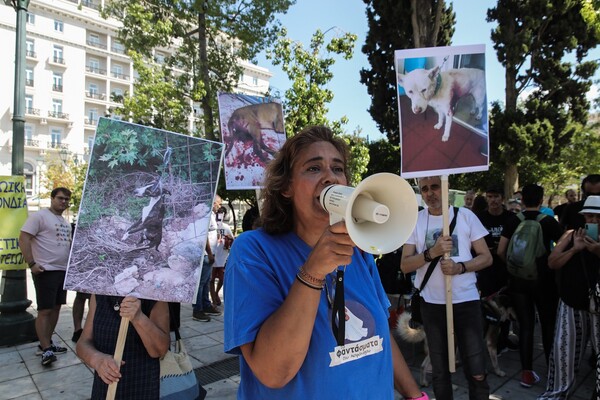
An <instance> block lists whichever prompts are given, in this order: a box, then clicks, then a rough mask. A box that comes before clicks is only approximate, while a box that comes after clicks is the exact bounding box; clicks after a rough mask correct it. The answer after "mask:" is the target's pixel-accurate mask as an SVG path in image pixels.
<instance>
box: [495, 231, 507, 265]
mask: <svg viewBox="0 0 600 400" xmlns="http://www.w3.org/2000/svg"><path fill="white" fill-rule="evenodd" d="M507 248H508V238H506V237H504V236H500V242H499V243H498V249H497V250H496V253H497V254H498V257H500V259H501V260H502V261H504V262H506V249H507Z"/></svg>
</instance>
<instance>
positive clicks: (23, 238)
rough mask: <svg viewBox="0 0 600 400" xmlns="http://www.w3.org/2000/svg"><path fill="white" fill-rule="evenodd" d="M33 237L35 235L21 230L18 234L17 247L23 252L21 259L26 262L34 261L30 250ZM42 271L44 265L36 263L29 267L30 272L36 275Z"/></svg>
mask: <svg viewBox="0 0 600 400" xmlns="http://www.w3.org/2000/svg"><path fill="white" fill-rule="evenodd" d="M34 238H35V236H33V235H32V234H31V233H27V232H23V231H21V233H20V234H19V248H20V249H21V253H23V259H24V260H25V262H26V263H27V264H29V263H30V262H32V261H35V260H34V259H33V252H32V251H31V242H32V240H33V239H34ZM42 272H44V267H42V266H41V265H39V264H37V263H36V264H35V265H33V266H32V267H31V273H32V274H35V275H37V274H39V273H42Z"/></svg>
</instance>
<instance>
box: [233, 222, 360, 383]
mask: <svg viewBox="0 0 600 400" xmlns="http://www.w3.org/2000/svg"><path fill="white" fill-rule="evenodd" d="M353 246H354V243H353V242H352V240H351V239H350V237H349V236H348V233H347V230H346V227H345V224H343V223H338V224H335V225H332V226H331V227H329V228H328V229H326V230H325V232H324V233H323V235H322V236H321V237H320V239H319V241H318V242H317V244H316V245H315V247H314V248H313V250H312V252H311V253H310V255H309V257H308V259H307V260H306V262H305V264H304V270H305V271H306V272H307V273H309V274H310V275H311V276H313V277H316V278H318V279H325V277H326V275H327V274H328V273H330V272H331V271H333V270H334V269H335V268H337V266H339V265H348V264H350V263H351V261H352V253H353ZM298 267H299V266H298ZM321 292H322V291H321V290H315V289H312V288H309V287H307V286H305V285H304V284H302V283H300V282H298V281H297V280H295V281H294V283H293V284H292V286H291V288H290V291H289V293H288V295H287V297H286V299H285V301H284V302H283V304H282V305H281V306H280V307H279V309H277V311H275V312H274V313H273V314H272V315H271V316H270V317H269V318H267V319H266V320H265V322H264V323H263V324H262V326H261V327H260V330H259V331H258V334H257V336H256V339H255V340H254V342H250V343H246V344H244V345H242V346H241V347H240V348H241V351H242V355H243V356H244V359H245V360H246V362H247V363H248V365H250V368H251V369H252V372H253V373H254V375H255V376H256V377H257V378H258V380H259V381H260V382H262V383H263V384H264V385H265V386H267V387H270V388H281V387H283V386H285V385H286V384H287V383H288V382H289V381H290V380H291V379H292V378H294V376H296V374H297V373H298V370H299V369H300V367H301V366H302V363H303V362H304V359H305V358H306V354H307V352H308V348H309V344H310V338H311V336H312V331H313V327H314V323H315V317H316V315H317V309H318V307H319V302H320V300H321Z"/></svg>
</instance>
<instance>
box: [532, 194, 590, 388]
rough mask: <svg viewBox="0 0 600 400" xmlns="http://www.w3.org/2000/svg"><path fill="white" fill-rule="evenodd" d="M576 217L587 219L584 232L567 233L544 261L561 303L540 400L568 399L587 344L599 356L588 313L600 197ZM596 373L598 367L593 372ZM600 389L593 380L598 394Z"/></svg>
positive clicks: (573, 230) (577, 230) (588, 204)
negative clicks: (554, 274)
mask: <svg viewBox="0 0 600 400" xmlns="http://www.w3.org/2000/svg"><path fill="white" fill-rule="evenodd" d="M579 213H580V214H581V215H582V216H583V217H584V218H585V224H586V228H578V229H571V230H568V231H567V232H565V233H564V234H563V236H562V237H561V238H560V240H559V241H558V243H557V244H556V247H554V249H553V250H552V253H551V254H550V257H549V258H548V266H549V267H550V268H552V269H555V270H557V274H558V276H557V282H558V291H559V295H560V301H559V304H558V309H557V316H556V331H555V341H554V347H553V348H552V351H551V353H550V362H549V366H548V381H547V385H546V391H545V392H544V393H543V394H542V395H540V396H539V397H538V400H542V399H543V400H546V399H565V398H567V397H568V396H569V391H570V390H571V389H572V388H573V387H575V378H576V376H575V375H576V371H578V370H579V364H580V363H581V360H582V358H583V353H584V352H585V349H586V344H587V340H588V338H590V340H591V342H592V346H593V348H594V350H595V352H596V354H600V314H598V313H595V312H592V311H591V310H590V295H591V293H593V292H595V291H598V290H600V285H598V283H599V281H598V272H599V269H600V268H599V267H600V242H598V236H597V232H598V223H599V222H600V196H589V197H588V198H587V199H586V200H585V203H584V205H583V208H582V210H581V211H580V212H579ZM594 228H595V229H594ZM594 230H595V234H594V233H593V232H594ZM590 235H592V236H595V237H591V236H590ZM599 367H600V362H598V361H597V364H596V371H598V368H599ZM599 384H600V381H599V380H598V375H596V393H600V385H599Z"/></svg>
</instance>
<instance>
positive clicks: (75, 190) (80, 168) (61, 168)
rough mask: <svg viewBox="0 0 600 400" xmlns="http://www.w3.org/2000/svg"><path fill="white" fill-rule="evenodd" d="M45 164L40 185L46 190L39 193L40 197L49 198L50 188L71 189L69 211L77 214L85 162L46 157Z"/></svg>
mask: <svg viewBox="0 0 600 400" xmlns="http://www.w3.org/2000/svg"><path fill="white" fill-rule="evenodd" d="M45 164H46V172H45V173H44V174H42V175H41V177H40V180H41V184H42V186H44V187H45V188H46V189H47V190H46V192H44V193H41V194H40V197H42V198H49V197H50V192H52V189H54V188H57V187H66V188H67V189H69V190H71V211H72V212H73V213H74V214H75V215H77V213H78V212H79V205H80V204H81V196H82V194H83V185H84V183H85V175H86V172H87V164H86V163H80V162H75V161H74V160H73V159H70V158H68V159H67V160H66V161H64V162H63V161H62V160H59V159H57V158H47V159H46V162H45Z"/></svg>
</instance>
